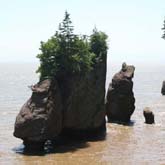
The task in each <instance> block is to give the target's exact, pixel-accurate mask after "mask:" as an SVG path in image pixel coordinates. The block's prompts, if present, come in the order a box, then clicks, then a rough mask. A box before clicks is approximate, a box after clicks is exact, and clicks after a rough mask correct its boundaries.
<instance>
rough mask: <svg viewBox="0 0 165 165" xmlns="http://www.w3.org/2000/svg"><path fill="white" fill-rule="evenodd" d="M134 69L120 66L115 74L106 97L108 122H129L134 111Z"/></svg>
mask: <svg viewBox="0 0 165 165" xmlns="http://www.w3.org/2000/svg"><path fill="white" fill-rule="evenodd" d="M134 71H135V67H134V66H131V65H126V63H123V64H122V69H121V71H120V72H119V73H117V74H115V75H114V77H113V78H112V83H110V85H109V88H108V92H107V96H106V114H107V117H108V121H109V122H129V121H130V117H131V115H132V113H133V112H134V109H135V105H134V103H135V98H134V93H133V81H132V78H133V76H134Z"/></svg>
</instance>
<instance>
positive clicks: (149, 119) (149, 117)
mask: <svg viewBox="0 0 165 165" xmlns="http://www.w3.org/2000/svg"><path fill="white" fill-rule="evenodd" d="M143 115H144V118H145V123H146V124H153V123H155V120H154V114H153V112H152V111H151V110H150V108H149V107H146V108H145V109H144V110H143Z"/></svg>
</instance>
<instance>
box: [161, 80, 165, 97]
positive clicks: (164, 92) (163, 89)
mask: <svg viewBox="0 0 165 165" xmlns="http://www.w3.org/2000/svg"><path fill="white" fill-rule="evenodd" d="M161 93H162V95H165V81H163V83H162V89H161Z"/></svg>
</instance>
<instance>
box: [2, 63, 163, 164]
mask: <svg viewBox="0 0 165 165" xmlns="http://www.w3.org/2000/svg"><path fill="white" fill-rule="evenodd" d="M135 67H136V70H135V76H134V79H133V81H134V94H135V98H136V109H135V112H134V114H133V115H132V118H131V119H132V122H133V125H131V126H123V125H118V124H111V123H107V134H106V138H105V139H104V140H100V141H87V142H82V143H80V144H78V143H74V142H73V143H71V144H66V145H62V146H58V147H57V149H55V150H54V152H51V153H49V152H47V153H43V154H40V155H37V154H34V155H28V154H24V153H23V145H22V141H21V140H20V139H17V138H15V137H13V135H12V134H13V129H14V122H15V117H16V115H17V113H18V112H19V110H20V108H21V106H22V105H23V104H24V103H25V101H26V100H27V99H28V98H29V97H30V95H31V91H30V89H29V88H28V86H29V85H32V84H35V83H36V82H37V81H38V75H37V74H36V73H35V70H36V69H37V64H35V63H34V64H16V63H15V64H14V63H13V64H9V63H8V64H7V63H6V64H4V63H3V64H0V75H1V76H0V164H2V165H6V164H7V165H8V164H9V165H17V164H18V165H26V164H28V165H33V164H37V165H40V164H41V165H44V164H48V163H49V164H50V165H51V164H52V165H56V164H58V165H59V164H64V165H65V164H67V165H72V164H74V165H76V164H88V165H90V164H92V165H93V164H94V165H95V164H114V165H118V164H119V165H121V164H122V165H123V164H138V165H139V164H154V165H155V164H165V96H162V95H161V93H160V90H161V85H162V81H163V80H165V69H164V68H165V65H164V66H163V65H155V66H154V65H149V64H148V65H146V64H145V65H142V64H139V65H135ZM120 68H121V66H120V65H119V64H116V65H114V64H113V65H112V64H111V63H109V64H108V71H107V83H106V88H107V87H108V84H109V82H110V81H111V78H112V76H113V75H114V73H116V72H118V71H119V70H120ZM147 106H148V107H150V108H151V109H152V110H153V112H154V114H155V122H156V123H155V124H154V125H147V124H145V123H144V117H143V109H144V108H145V107H147Z"/></svg>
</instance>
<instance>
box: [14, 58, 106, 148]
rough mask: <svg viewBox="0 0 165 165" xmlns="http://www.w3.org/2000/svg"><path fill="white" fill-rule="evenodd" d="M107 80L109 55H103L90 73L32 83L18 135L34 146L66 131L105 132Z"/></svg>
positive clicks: (21, 116) (16, 131) (15, 131)
mask: <svg viewBox="0 0 165 165" xmlns="http://www.w3.org/2000/svg"><path fill="white" fill-rule="evenodd" d="M101 58H102V59H101ZM105 80H106V56H102V57H100V59H98V60H97V61H96V62H95V65H94V69H93V70H92V71H90V72H87V73H85V74H83V75H81V74H79V75H68V76H67V75H65V76H62V77H56V78H54V79H51V80H50V79H46V80H44V81H41V82H39V83H37V84H36V85H34V86H32V87H31V89H32V96H31V97H30V99H29V100H28V101H27V102H26V103H25V104H24V105H23V107H22V109H21V111H20V112H19V114H18V115H17V118H16V122H15V129H14V136H15V137H17V138H21V139H22V140H23V141H24V144H25V145H30V144H39V143H41V144H43V143H44V142H45V141H46V140H53V139H55V138H56V137H57V136H58V135H59V134H61V133H63V132H65V133H69V134H72V133H78V134H79V133H80V134H81V133H84V134H85V133H89V134H90V133H91V132H99V131H105V114H106V113H105V103H104V98H105Z"/></svg>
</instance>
